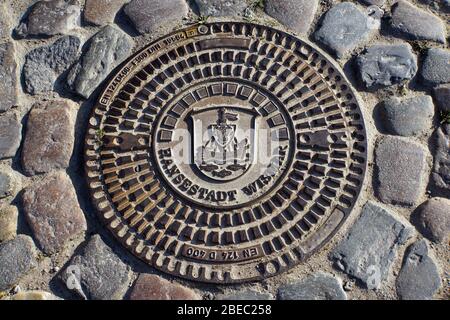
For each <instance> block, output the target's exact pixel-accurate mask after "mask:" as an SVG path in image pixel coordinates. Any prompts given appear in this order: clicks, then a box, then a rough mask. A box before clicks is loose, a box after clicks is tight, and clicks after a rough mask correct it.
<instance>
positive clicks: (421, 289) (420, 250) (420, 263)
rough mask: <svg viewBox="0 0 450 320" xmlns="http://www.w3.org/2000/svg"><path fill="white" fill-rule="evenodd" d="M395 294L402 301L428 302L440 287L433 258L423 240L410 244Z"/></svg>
mask: <svg viewBox="0 0 450 320" xmlns="http://www.w3.org/2000/svg"><path fill="white" fill-rule="evenodd" d="M396 287H397V294H398V295H399V297H400V298H401V299H403V300H429V299H432V298H433V295H434V294H435V293H436V291H437V290H438V289H439V288H440V287H441V279H440V276H439V271H438V268H437V266H436V262H435V261H434V258H432V257H431V256H430V255H429V248H428V245H427V243H426V241H425V240H420V241H417V242H415V243H414V244H412V245H411V246H410V247H409V248H408V251H407V253H406V255H405V259H404V261H403V266H402V268H401V270H400V273H399V275H398V278H397V283H396Z"/></svg>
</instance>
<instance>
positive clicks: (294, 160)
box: [85, 23, 367, 283]
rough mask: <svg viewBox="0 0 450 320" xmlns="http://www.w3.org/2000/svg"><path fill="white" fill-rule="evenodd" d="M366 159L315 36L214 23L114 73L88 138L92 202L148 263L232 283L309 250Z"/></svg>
mask: <svg viewBox="0 0 450 320" xmlns="http://www.w3.org/2000/svg"><path fill="white" fill-rule="evenodd" d="M366 165H367V140H366V132H365V126H364V120H363V117H362V114H361V111H360V108H359V106H358V102H357V101H356V98H355V95H354V92H353V90H352V89H351V88H350V84H349V83H348V82H347V80H346V79H345V77H344V76H343V74H342V73H341V71H340V70H339V69H338V67H337V66H336V65H335V64H334V63H332V62H330V60H329V59H328V58H327V57H325V56H324V54H323V53H322V52H321V51H320V50H319V49H316V48H315V47H314V46H313V45H312V44H310V43H309V42H306V41H304V40H301V39H298V38H296V37H293V36H292V35H289V34H286V33H284V32H281V31H278V30H275V29H272V28H269V27H265V26H258V25H253V24H248V23H212V24H205V25H200V26H193V27H190V28H187V29H184V30H180V31H177V32H175V33H173V34H171V35H168V36H167V37H164V38H162V39H159V40H157V41H156V42H154V43H152V44H150V45H148V46H147V47H146V48H144V49H142V50H141V51H140V52H138V53H137V54H135V55H134V56H133V57H131V58H130V59H129V60H128V61H127V62H126V63H125V64H124V65H123V66H122V68H121V69H120V70H119V71H118V72H117V73H116V74H115V75H113V76H112V77H111V80H110V82H109V83H108V85H107V87H106V88H105V90H104V91H103V93H102V94H101V95H100V97H99V99H98V103H97V104H96V106H95V108H94V110H93V112H92V116H91V118H90V119H89V126H88V131H87V135H86V147H85V167H86V175H87V180H88V186H89V189H90V191H91V195H92V199H93V201H94V203H95V205H96V207H97V209H98V212H99V214H100V216H101V218H102V219H103V220H104V222H105V223H106V225H107V226H108V228H109V229H110V230H111V232H112V233H113V234H114V235H115V236H116V237H117V238H118V239H119V240H120V241H121V242H122V244H123V245H124V246H125V247H126V248H128V250H130V251H131V252H132V253H133V254H134V255H136V256H137V257H139V258H141V259H142V260H143V261H145V262H147V263H148V264H149V265H151V266H153V267H155V268H157V269H159V270H162V271H164V272H167V273H169V274H173V275H175V276H180V277H183V278H187V279H191V280H197V281H204V282H214V283H236V282H243V281H249V280H257V279H262V278H265V277H269V276H273V275H275V274H278V273H280V272H282V271H284V270H287V269H288V268H290V267H292V266H294V265H295V264H297V263H299V262H301V261H303V260H304V259H306V258H307V257H308V256H310V255H311V254H313V253H314V252H316V251H317V250H318V249H319V248H320V247H321V246H322V245H323V244H324V243H326V242H327V241H328V240H329V239H330V238H331V237H332V236H333V235H334V234H335V232H336V231H337V230H338V228H339V227H340V226H341V225H342V223H343V222H344V221H345V219H346V217H348V215H349V213H350V211H351V209H352V208H353V206H354V204H355V201H356V199H357V197H358V195H359V192H360V190H361V187H362V184H363V180H364V175H365V171H366Z"/></svg>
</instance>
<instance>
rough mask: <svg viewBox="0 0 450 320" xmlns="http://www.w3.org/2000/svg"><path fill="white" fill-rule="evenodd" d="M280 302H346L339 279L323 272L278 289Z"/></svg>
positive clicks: (345, 295)
mask: <svg viewBox="0 0 450 320" xmlns="http://www.w3.org/2000/svg"><path fill="white" fill-rule="evenodd" d="M278 298H279V299H280V300H347V294H346V293H345V291H344V289H343V287H342V281H341V279H339V278H337V277H335V276H333V275H331V274H328V273H324V272H319V273H316V274H313V275H311V276H308V277H306V278H304V279H302V280H300V281H296V282H294V283H289V284H286V285H283V286H281V287H280V288H279V289H278Z"/></svg>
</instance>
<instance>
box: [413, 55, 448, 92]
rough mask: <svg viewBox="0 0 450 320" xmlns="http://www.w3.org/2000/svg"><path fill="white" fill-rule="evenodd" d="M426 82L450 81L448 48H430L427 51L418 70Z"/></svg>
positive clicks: (434, 83) (432, 83)
mask: <svg viewBox="0 0 450 320" xmlns="http://www.w3.org/2000/svg"><path fill="white" fill-rule="evenodd" d="M420 73H421V75H422V78H423V80H424V81H425V82H426V83H427V84H431V85H438V84H441V83H449V82H450V50H446V49H440V48H431V49H429V50H428V51H427V53H426V56H425V59H424V61H423V63H422V69H421V71H420Z"/></svg>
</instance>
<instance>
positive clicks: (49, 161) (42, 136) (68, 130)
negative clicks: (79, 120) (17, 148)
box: [22, 100, 75, 175]
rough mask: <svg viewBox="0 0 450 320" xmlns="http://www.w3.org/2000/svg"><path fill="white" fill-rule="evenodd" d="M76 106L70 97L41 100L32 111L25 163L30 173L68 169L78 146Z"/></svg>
mask: <svg viewBox="0 0 450 320" xmlns="http://www.w3.org/2000/svg"><path fill="white" fill-rule="evenodd" d="M74 112H75V107H74V105H73V104H72V103H69V101H68V100H67V101H66V100H58V101H49V102H42V103H37V104H35V105H34V106H33V108H32V109H31V111H30V114H29V117H28V121H27V130H26V134H25V139H24V143H23V151H22V164H23V169H24V171H25V173H26V174H28V175H35V174H38V173H45V172H50V171H52V170H55V169H65V168H67V167H68V166H69V161H70V158H71V156H72V151H73V146H74V126H75V120H74Z"/></svg>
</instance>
